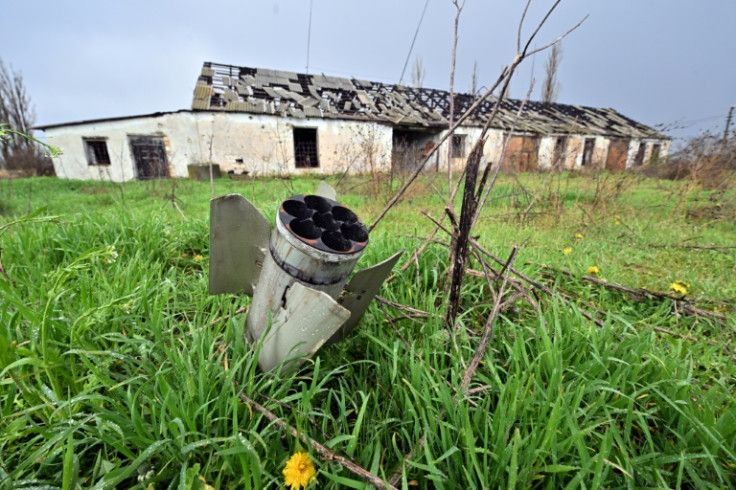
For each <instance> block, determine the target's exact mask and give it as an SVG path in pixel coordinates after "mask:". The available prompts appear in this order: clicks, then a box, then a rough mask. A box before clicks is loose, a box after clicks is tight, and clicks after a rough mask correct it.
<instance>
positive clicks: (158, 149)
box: [128, 135, 169, 179]
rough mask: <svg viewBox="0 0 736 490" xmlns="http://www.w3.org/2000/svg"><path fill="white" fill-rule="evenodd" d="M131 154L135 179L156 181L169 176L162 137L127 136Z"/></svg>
mask: <svg viewBox="0 0 736 490" xmlns="http://www.w3.org/2000/svg"><path fill="white" fill-rule="evenodd" d="M128 140H129V142H130V149H131V151H132V152H133V159H134V160H135V167H136V171H137V177H138V178H139V179H158V178H162V177H168V176H169V161H168V158H167V157H166V144H165V142H164V139H163V137H161V136H158V135H154V136H149V135H128Z"/></svg>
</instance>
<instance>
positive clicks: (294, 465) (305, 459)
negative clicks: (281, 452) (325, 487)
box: [283, 451, 317, 490]
mask: <svg viewBox="0 0 736 490" xmlns="http://www.w3.org/2000/svg"><path fill="white" fill-rule="evenodd" d="M283 473H284V484H285V485H286V486H287V487H291V490H299V489H300V488H301V487H304V488H307V485H309V484H310V483H312V482H313V481H314V479H315V475H316V474H317V471H316V470H315V469H314V465H313V464H312V460H311V459H309V454H307V453H306V452H305V451H299V452H296V453H294V454H293V455H292V456H291V458H289V461H287V462H286V467H285V468H284V471H283Z"/></svg>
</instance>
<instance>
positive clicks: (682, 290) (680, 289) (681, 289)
mask: <svg viewBox="0 0 736 490" xmlns="http://www.w3.org/2000/svg"><path fill="white" fill-rule="evenodd" d="M680 282H681V281H675V282H673V283H672V284H670V290H671V291H673V292H675V293H678V294H681V295H683V296H685V295H686V294H687V288H686V287H685V286H683V285H682V284H680Z"/></svg>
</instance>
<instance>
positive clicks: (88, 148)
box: [84, 138, 111, 165]
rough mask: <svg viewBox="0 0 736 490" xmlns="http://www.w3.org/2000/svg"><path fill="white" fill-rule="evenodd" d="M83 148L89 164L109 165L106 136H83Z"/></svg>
mask: <svg viewBox="0 0 736 490" xmlns="http://www.w3.org/2000/svg"><path fill="white" fill-rule="evenodd" d="M84 148H85V152H86V153H87V163H88V164H89V165H110V163H111V162H110V154H109V153H108V152H107V138H84Z"/></svg>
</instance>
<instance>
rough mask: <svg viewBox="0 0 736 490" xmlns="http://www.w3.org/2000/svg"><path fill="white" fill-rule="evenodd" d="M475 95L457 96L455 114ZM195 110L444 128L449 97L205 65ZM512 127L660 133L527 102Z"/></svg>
mask: <svg viewBox="0 0 736 490" xmlns="http://www.w3.org/2000/svg"><path fill="white" fill-rule="evenodd" d="M475 100H476V97H475V96H473V95H469V94H460V93H458V94H455V101H454V105H455V119H457V118H458V117H459V116H461V115H462V114H463V113H464V112H465V111H466V110H467V109H468V108H469V107H470V106H471V105H472V104H473V102H474V101H475ZM495 101H496V98H495V97H489V98H487V99H486V100H484V101H483V102H482V103H481V105H480V107H479V108H478V109H477V110H476V112H475V114H474V115H473V116H471V117H470V118H468V120H467V121H466V124H467V125H469V126H482V125H483V124H484V123H485V121H486V120H487V118H488V116H489V115H490V114H491V113H492V111H493V108H494V105H495ZM520 105H521V101H519V100H514V99H507V100H505V101H503V103H502V104H501V107H500V108H499V111H498V114H497V116H496V119H495V120H494V123H493V125H492V126H493V127H494V128H496V129H502V130H508V129H510V128H511V127H512V125H513V121H514V119H515V117H516V113H517V112H518V110H519V106H520ZM192 109H193V110H195V111H196V110H202V111H226V112H245V113H251V114H273V115H278V116H291V117H294V118H321V119H353V120H355V119H357V120H365V121H373V122H381V123H386V124H391V125H393V126H395V127H407V128H418V127H425V128H427V129H431V128H434V129H442V128H447V127H448V119H449V112H450V94H449V92H447V91H445V90H436V89H430V88H414V87H407V86H404V85H392V84H386V83H380V82H370V81H366V80H359V79H355V78H342V77H333V76H328V75H324V74H315V75H306V74H303V73H295V72H288V71H279V70H270V69H263V68H248V67H237V66H232V65H221V64H217V63H212V62H205V63H204V66H203V67H202V72H201V75H200V77H199V80H198V81H197V85H196V87H195V89H194V99H193V102H192ZM515 131H516V132H521V133H537V134H594V135H605V136H612V137H627V138H632V137H633V138H657V139H666V137H665V136H664V135H662V134H660V133H658V132H657V131H655V130H654V129H652V128H650V127H648V126H645V125H643V124H640V123H638V122H636V121H633V120H631V119H629V118H627V117H625V116H623V115H621V114H619V113H618V112H616V111H615V110H613V109H597V108H592V107H582V106H577V105H566V104H556V103H543V102H531V101H530V102H527V103H526V105H525V107H524V110H523V112H522V114H521V117H519V119H518V121H517V123H516V130H515Z"/></svg>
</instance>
